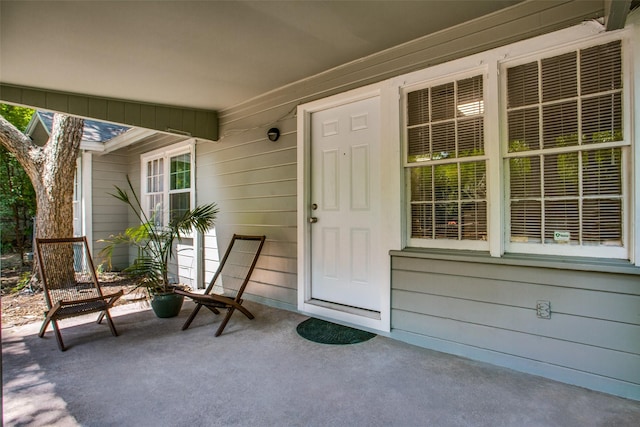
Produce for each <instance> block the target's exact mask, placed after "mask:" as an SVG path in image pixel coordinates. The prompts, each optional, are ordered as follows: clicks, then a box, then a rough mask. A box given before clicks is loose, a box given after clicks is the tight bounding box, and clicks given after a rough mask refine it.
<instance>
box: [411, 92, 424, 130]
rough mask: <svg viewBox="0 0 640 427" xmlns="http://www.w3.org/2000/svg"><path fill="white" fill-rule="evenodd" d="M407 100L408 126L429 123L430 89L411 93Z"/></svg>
mask: <svg viewBox="0 0 640 427" xmlns="http://www.w3.org/2000/svg"><path fill="white" fill-rule="evenodd" d="M407 98H408V99H407V124H408V125H409V126H413V125H420V124H423V123H428V122H429V89H422V90H417V91H415V92H409V95H408V96H407Z"/></svg>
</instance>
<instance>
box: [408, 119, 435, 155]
mask: <svg viewBox="0 0 640 427" xmlns="http://www.w3.org/2000/svg"><path fill="white" fill-rule="evenodd" d="M407 145H408V147H407V153H408V158H407V161H408V162H410V163H413V162H420V161H425V160H430V159H431V149H430V146H429V126H421V127H417V128H412V129H409V141H408V142H407Z"/></svg>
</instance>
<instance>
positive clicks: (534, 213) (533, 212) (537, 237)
mask: <svg viewBox="0 0 640 427" xmlns="http://www.w3.org/2000/svg"><path fill="white" fill-rule="evenodd" d="M541 240H542V203H541V202H539V201H537V200H520V201H512V202H511V241H512V242H529V243H539V242H540V241H541Z"/></svg>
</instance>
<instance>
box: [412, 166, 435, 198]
mask: <svg viewBox="0 0 640 427" xmlns="http://www.w3.org/2000/svg"><path fill="white" fill-rule="evenodd" d="M432 172H433V168H432V167H430V166H428V167H424V168H411V201H412V202H431V201H433V179H432V176H431V175H432Z"/></svg>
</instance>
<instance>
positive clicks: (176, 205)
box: [169, 193, 191, 221]
mask: <svg viewBox="0 0 640 427" xmlns="http://www.w3.org/2000/svg"><path fill="white" fill-rule="evenodd" d="M190 200H191V196H190V194H189V193H172V194H171V195H170V196H169V203H170V206H169V212H170V221H173V220H174V219H175V218H179V217H181V216H182V215H184V213H185V212H187V211H189V209H190Z"/></svg>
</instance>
